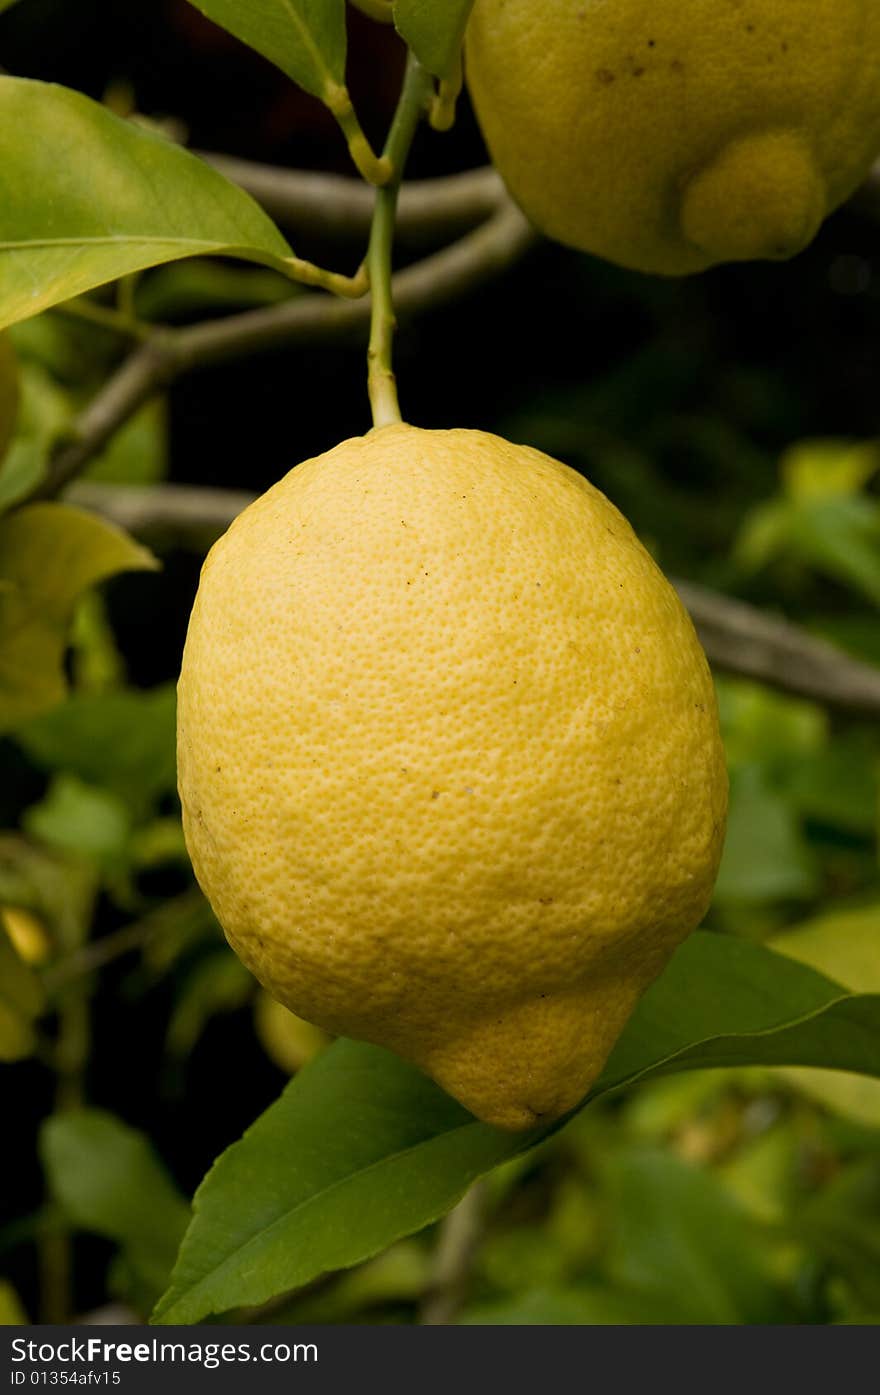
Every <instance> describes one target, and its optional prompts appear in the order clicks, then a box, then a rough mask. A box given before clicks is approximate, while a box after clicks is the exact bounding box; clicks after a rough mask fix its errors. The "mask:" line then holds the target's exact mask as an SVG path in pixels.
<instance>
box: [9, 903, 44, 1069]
mask: <svg viewBox="0 0 880 1395" xmlns="http://www.w3.org/2000/svg"><path fill="white" fill-rule="evenodd" d="M42 1008H43V989H42V985H41V984H40V980H39V979H38V978H37V976H36V974H35V973H34V972H33V970H32V969H31V968H29V966H28V965H27V964H25V962H24V960H23V959H21V958H20V956H19V955H18V953H17V951H16V949H15V946H14V945H13V943H12V941H11V940H10V938H9V935H8V934H7V932H6V928H5V926H4V925H3V922H2V921H0V1061H19V1060H21V1059H22V1057H24V1056H29V1055H30V1054H31V1052H32V1051H33V1048H34V1034H33V1022H34V1019H35V1018H36V1017H38V1016H39V1015H40V1012H41V1011H42Z"/></svg>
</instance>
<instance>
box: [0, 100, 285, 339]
mask: <svg viewBox="0 0 880 1395" xmlns="http://www.w3.org/2000/svg"><path fill="white" fill-rule="evenodd" d="M47 191H48V193H47ZM50 194H51V197H50V196H49V195H50ZM201 253H212V254H216V253H222V254H224V255H230V256H238V257H243V258H245V259H247V260H250V261H257V262H262V263H265V264H267V265H269V266H273V267H276V268H278V269H281V270H283V269H284V264H285V261H286V260H287V259H289V258H290V256H291V251H290V248H289V246H288V245H287V243H286V242H285V240H284V238H283V237H282V236H281V233H280V232H279V231H278V229H277V228H276V227H275V224H274V223H272V222H271V220H270V219H269V218H267V217H266V215H265V214H264V213H263V212H262V210H261V209H260V208H259V207H258V206H257V204H256V203H255V202H254V201H253V199H251V198H250V196H249V195H248V194H245V193H244V192H243V191H242V190H241V189H238V188H237V187H236V186H235V185H234V184H231V183H230V182H229V181H228V180H227V179H225V178H224V177H223V175H221V174H218V173H217V171H216V170H213V169H211V168H210V166H209V165H207V164H205V162H204V161H203V160H199V159H198V158H197V157H196V156H195V155H191V154H190V153H189V152H188V151H186V150H182V149H181V148H180V147H179V146H176V145H172V144H171V143H170V142H169V141H168V140H166V139H165V138H164V137H162V136H159V135H156V134H154V133H153V132H151V131H147V130H144V129H143V128H142V127H140V126H136V125H133V124H132V123H130V122H127V121H122V120H120V119H119V118H118V117H116V116H113V115H111V113H110V112H108V111H106V110H105V109H104V108H103V107H102V106H100V105H99V104H98V103H97V102H93V101H91V99H90V98H88V97H84V96H83V95H82V94H81V93H79V92H73V91H71V90H70V89H69V88H66V87H58V86H56V85H54V84H52V83H45V82H36V81H32V80H31V79H27V78H12V77H0V327H2V326H5V325H10V324H13V323H14V322H15V321H17V320H22V319H25V318H27V317H28V316H30V315H36V314H37V313H38V312H39V311H40V310H44V309H45V308H46V307H47V306H49V305H56V304H57V303H58V302H59V301H63V300H68V299H69V298H70V297H71V296H76V295H80V294H81V293H82V292H83V291H87V290H90V289H91V288H92V287H94V286H100V285H102V284H103V283H104V282H106V281H113V280H115V279H116V278H117V277H120V276H124V275H126V274H127V273H128V272H132V271H139V270H141V269H143V268H144V267H148V266H156V265H158V264H160V263H162V262H170V261H175V260H177V259H178V258H180V257H191V256H196V255H199V254H201Z"/></svg>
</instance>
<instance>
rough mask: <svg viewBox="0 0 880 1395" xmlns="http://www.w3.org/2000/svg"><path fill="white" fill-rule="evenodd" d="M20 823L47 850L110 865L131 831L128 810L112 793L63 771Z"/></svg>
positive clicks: (121, 849)
mask: <svg viewBox="0 0 880 1395" xmlns="http://www.w3.org/2000/svg"><path fill="white" fill-rule="evenodd" d="M22 822H23V825H24V828H25V829H26V831H27V832H28V833H31V834H33V835H34V837H36V838H39V839H40V840H41V841H42V842H44V843H47V844H48V845H49V846H50V847H53V848H60V849H61V850H62V851H63V852H70V853H80V854H82V855H83V856H85V857H90V858H94V859H95V860H96V861H97V862H101V863H107V864H110V865H113V864H115V863H117V862H118V861H119V860H120V859H121V858H122V856H123V854H124V852H125V847H126V844H127V842H128V837H129V834H130V832H131V820H130V818H129V815H128V811H127V809H126V808H125V805H124V804H123V803H122V801H121V800H120V799H118V798H117V796H116V795H115V794H111V793H110V792H109V791H108V790H102V789H97V788H96V787H95V786H94V785H87V784H85V783H84V781H82V780H80V779H78V778H77V776H76V775H70V774H68V773H67V772H64V773H62V774H60V775H56V777H55V779H54V780H53V781H52V784H51V785H50V786H49V792H48V794H47V795H46V797H45V799H43V800H41V802H40V803H39V804H34V805H32V806H31V808H30V809H28V810H27V812H26V814H25V815H24V818H23V820H22Z"/></svg>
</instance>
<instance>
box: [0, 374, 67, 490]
mask: <svg viewBox="0 0 880 1395" xmlns="http://www.w3.org/2000/svg"><path fill="white" fill-rule="evenodd" d="M20 381H21V404H20V407H19V412H18V421H17V429H16V434H15V438H14V440H13V442H12V444H11V446H10V448H9V451H8V453H7V454H6V455H5V457H4V459H3V462H2V464H0V512H2V511H3V510H5V509H7V508H9V506H10V505H11V504H14V503H17V502H18V500H19V499H23V498H24V497H25V495H26V494H28V493H29V491H30V490H31V489H33V488H34V486H35V485H37V484H39V483H40V481H41V480H42V479H43V478H44V476H45V473H46V467H47V465H48V463H49V457H50V455H51V452H52V449H53V447H54V446H55V444H56V443H57V442H58V441H59V440H60V439H61V438H62V437H63V435H64V434H65V433H66V432H67V430H68V426H69V423H70V421H71V418H72V416H73V410H74V403H73V398H72V397H71V395H70V393H68V392H65V391H64V389H63V388H61V387H59V385H58V383H57V382H56V381H55V379H54V378H53V377H52V376H51V374H49V373H48V372H47V371H46V369H45V368H44V367H43V366H42V364H39V363H22V369H21V377H20Z"/></svg>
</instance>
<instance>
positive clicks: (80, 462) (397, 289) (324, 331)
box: [30, 201, 536, 499]
mask: <svg viewBox="0 0 880 1395" xmlns="http://www.w3.org/2000/svg"><path fill="white" fill-rule="evenodd" d="M535 236H536V235H535V233H534V232H533V231H532V229H531V228H530V227H529V224H528V223H527V222H526V220H525V218H524V217H523V215H522V214H521V213H520V212H519V210H518V209H517V208H516V207H515V206H514V204H512V203H511V202H510V201H506V202H505V203H503V204H502V205H501V207H500V208H499V210H498V211H497V212H496V213H495V214H494V215H493V217H492V218H490V219H489V221H488V222H487V223H485V224H484V225H483V226H482V227H480V228H477V229H476V231H475V232H472V233H469V234H468V235H467V236H466V237H463V238H462V239H461V240H460V241H459V242H456V243H453V245H452V246H451V247H446V248H444V249H443V251H442V252H436V253H434V255H433V256H431V257H427V258H425V260H424V261H421V262H416V263H415V264H414V265H413V266H410V267H407V268H406V270H405V271H401V272H399V273H398V274H397V276H395V277H394V280H393V283H392V285H393V291H394V297H395V303H396V305H397V310H398V314H399V315H401V316H403V315H406V314H413V313H415V312H416V311H423V310H427V309H430V308H431V307H433V306H434V305H437V304H446V303H447V302H448V301H450V300H452V299H454V298H455V297H457V296H461V295H464V294H466V293H467V292H468V291H469V290H470V289H471V288H472V287H473V286H475V285H479V284H480V283H481V282H483V281H485V280H487V279H488V278H489V277H491V276H494V275H497V274H499V273H500V272H501V271H503V270H504V269H505V268H506V267H508V266H510V265H512V264H513V263H514V262H515V261H517V260H518V258H520V257H521V256H522V255H523V254H524V253H525V252H526V251H527V249H528V248H529V247H530V246H531V245H532V243H533V242H534V240H535ZM369 319H370V301H369V298H366V299H364V300H360V301H344V300H330V299H329V298H326V297H324V296H323V295H303V296H298V297H295V298H294V299H291V300H289V301H285V302H284V303H283V304H281V305H275V306H272V307H270V308H268V309H264V310H249V311H245V312H244V313H243V314H240V315H231V316H229V317H228V318H227V319H223V320H214V321H210V322H208V323H207V324H199V325H194V326H192V327H191V328H187V329H180V330H163V331H161V332H157V333H156V335H155V336H154V338H152V339H150V340H148V341H147V342H146V343H145V344H142V345H141V346H140V348H138V349H136V350H135V352H134V353H133V354H132V355H131V357H130V358H128V359H126V360H125V362H124V363H123V364H122V367H121V368H119V369H118V370H117V372H116V373H115V374H114V375H113V377H112V378H110V379H109V381H108V382H107V383H105V385H104V387H103V388H102V389H101V390H100V392H99V393H98V394H97V396H96V397H95V398H94V399H93V400H92V402H91V403H90V404H89V406H88V407H87V408H86V410H85V411H84V413H83V414H82V416H81V417H80V418H79V419H78V421H77V422H76V423H75V424H74V427H73V429H72V433H71V435H72V440H71V441H70V443H69V444H67V445H64V446H62V447H61V449H60V450H59V451H58V453H57V454H56V455H55V457H54V458H53V460H52V462H51V464H50V467H49V469H48V471H47V474H46V478H45V479H44V480H43V481H42V483H41V484H40V485H39V486H38V488H37V489H35V490H34V491H33V493H32V494H31V495H30V498H31V499H40V498H54V496H55V495H56V494H58V493H59V491H60V490H61V489H63V488H64V486H65V485H67V484H69V483H70V481H71V480H73V479H75V478H76V476H77V475H78V474H80V473H81V471H82V470H83V469H84V468H85V466H86V465H87V464H88V462H89V461H90V460H91V459H92V458H93V456H95V455H96V454H97V452H98V451H99V450H100V449H101V448H102V447H103V446H104V445H105V444H106V443H107V441H108V440H109V439H110V437H111V436H112V435H113V434H114V432H116V431H117V430H118V429H119V428H120V427H121V426H122V425H123V424H124V423H125V422H126V421H127V420H128V419H129V417H131V416H132V414H133V413H134V412H136V411H137V409H138V408H139V407H140V406H142V405H143V403H144V402H145V401H147V399H148V398H149V397H151V396H152V395H153V394H154V393H155V392H157V391H159V390H160V389H161V388H163V387H166V386H167V385H168V384H169V383H171V382H172V381H173V380H174V379H175V378H176V377H178V376H179V375H180V374H181V373H184V372H186V371H188V370H190V369H194V368H201V367H205V366H207V365H209V364H213V363H220V362H223V361H225V360H227V359H232V358H238V357H241V356H243V355H247V354H254V353H263V352H266V351H267V350H269V349H273V348H276V347H278V346H279V345H286V346H290V345H294V344H302V343H309V344H314V343H319V342H325V341H327V340H332V339H340V338H344V337H345V336H347V335H351V334H356V333H359V332H361V333H362V332H363V331H364V330H365V329H366V327H367V326H368V324H369Z"/></svg>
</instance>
